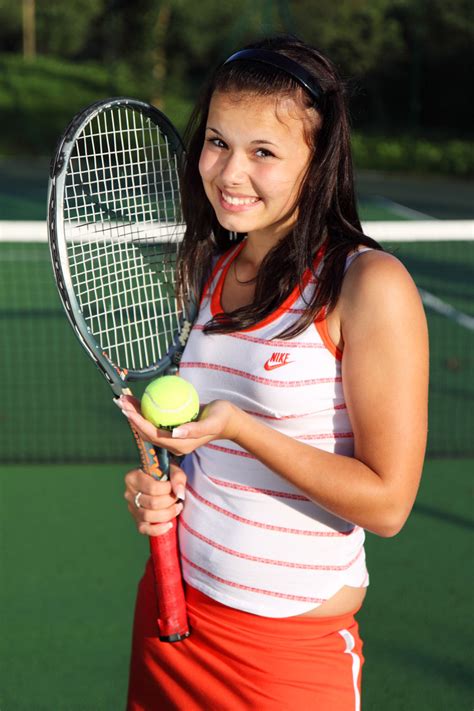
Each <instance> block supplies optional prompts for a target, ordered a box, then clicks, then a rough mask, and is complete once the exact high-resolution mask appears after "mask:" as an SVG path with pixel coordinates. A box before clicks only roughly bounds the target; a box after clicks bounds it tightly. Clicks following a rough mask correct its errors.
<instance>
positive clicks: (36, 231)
mask: <svg viewBox="0 0 474 711" xmlns="http://www.w3.org/2000/svg"><path fill="white" fill-rule="evenodd" d="M362 227H363V230H364V232H365V233H366V234H368V235H370V237H373V238H374V239H376V240H378V241H380V242H390V240H391V239H393V240H394V241H396V242H447V241H449V240H458V241H462V242H464V241H470V240H474V220H413V221H412V222H407V221H403V220H396V221H384V220H380V221H379V220H373V221H372V220H371V221H366V222H363V223H362ZM47 239H48V238H47V229H46V222H41V221H28V222H27V221H21V220H0V242H46V241H47Z"/></svg>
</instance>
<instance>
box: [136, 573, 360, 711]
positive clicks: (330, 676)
mask: <svg viewBox="0 0 474 711" xmlns="http://www.w3.org/2000/svg"><path fill="white" fill-rule="evenodd" d="M186 600H187V606H188V615H189V622H190V626H191V630H192V632H191V636H190V637H189V638H188V639H186V640H184V641H182V642H176V643H173V644H170V643H167V642H160V640H159V639H158V636H157V627H156V617H157V611H156V602H155V591H154V580H153V571H152V567H151V565H150V562H149V563H148V565H147V568H146V571H145V575H144V577H143V578H142V580H141V581H140V585H139V589H138V597H137V605H136V610H135V622H134V630H133V643H132V657H131V665H130V682H129V694H128V705H127V709H128V711H167V710H168V709H169V710H176V711H290V710H291V711H295V709H301V711H310V710H311V711H312V710H315V711H359V710H360V679H361V668H362V665H363V662H364V658H363V656H362V641H361V639H360V637H359V633H358V625H357V622H356V621H355V619H354V614H355V613H353V614H347V615H341V616H338V617H324V618H314V617H286V618H278V619H274V618H270V617H260V616H258V615H252V614H250V613H247V612H242V611H240V610H235V609H233V608H231V607H227V606H226V605H222V604H220V603H219V602H216V601H215V600H212V599H211V598H209V597H207V596H206V595H203V594H202V593H200V592H199V591H197V590H195V589H194V588H191V587H189V586H187V589H186Z"/></svg>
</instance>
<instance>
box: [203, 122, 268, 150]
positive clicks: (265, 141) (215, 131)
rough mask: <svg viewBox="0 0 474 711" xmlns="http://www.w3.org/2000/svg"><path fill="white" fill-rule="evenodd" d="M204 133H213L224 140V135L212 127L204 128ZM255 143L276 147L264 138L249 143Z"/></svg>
mask: <svg viewBox="0 0 474 711" xmlns="http://www.w3.org/2000/svg"><path fill="white" fill-rule="evenodd" d="M206 131H214V133H217V135H218V136H220V137H221V138H224V135H223V134H222V133H221V132H220V131H218V130H217V128H213V127H212V126H206ZM255 143H258V145H261V144H262V143H265V144H266V145H268V146H275V147H276V146H277V144H276V143H272V141H267V140H266V138H256V139H255V140H254V141H250V144H251V145H253V144H255Z"/></svg>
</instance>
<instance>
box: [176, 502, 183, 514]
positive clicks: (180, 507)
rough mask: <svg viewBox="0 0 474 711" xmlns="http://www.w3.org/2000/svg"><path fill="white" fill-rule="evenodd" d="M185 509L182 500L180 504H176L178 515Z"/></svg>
mask: <svg viewBox="0 0 474 711" xmlns="http://www.w3.org/2000/svg"><path fill="white" fill-rule="evenodd" d="M183 509H184V506H183V504H182V503H181V501H180V502H179V503H178V504H176V515H179V514H180V513H181V511H182V510H183Z"/></svg>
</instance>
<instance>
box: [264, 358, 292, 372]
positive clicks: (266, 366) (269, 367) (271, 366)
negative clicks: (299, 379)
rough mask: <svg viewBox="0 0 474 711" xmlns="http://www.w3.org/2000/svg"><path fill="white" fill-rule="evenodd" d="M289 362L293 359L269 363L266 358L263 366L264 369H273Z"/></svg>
mask: <svg viewBox="0 0 474 711" xmlns="http://www.w3.org/2000/svg"><path fill="white" fill-rule="evenodd" d="M290 363H293V361H292V360H288V361H286V363H271V362H270V361H268V360H267V362H266V363H265V365H264V366H263V367H264V368H265V370H275V368H282V367H283V366H284V365H290Z"/></svg>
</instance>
